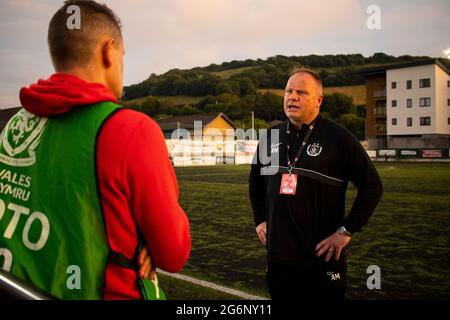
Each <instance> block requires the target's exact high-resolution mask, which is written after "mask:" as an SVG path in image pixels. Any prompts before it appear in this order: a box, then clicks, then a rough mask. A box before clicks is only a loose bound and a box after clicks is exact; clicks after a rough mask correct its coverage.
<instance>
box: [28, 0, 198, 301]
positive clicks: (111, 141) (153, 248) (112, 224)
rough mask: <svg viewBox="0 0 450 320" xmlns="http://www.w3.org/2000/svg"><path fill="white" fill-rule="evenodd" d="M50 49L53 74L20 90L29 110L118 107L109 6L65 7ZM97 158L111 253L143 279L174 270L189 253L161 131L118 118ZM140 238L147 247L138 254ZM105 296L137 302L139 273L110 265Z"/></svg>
mask: <svg viewBox="0 0 450 320" xmlns="http://www.w3.org/2000/svg"><path fill="white" fill-rule="evenodd" d="M73 5H75V6H77V7H78V8H80V12H81V17H80V18H81V28H80V29H76V28H75V29H73V30H71V29H69V28H68V26H67V19H68V18H69V17H70V14H68V13H67V12H69V11H68V10H67V9H68V7H69V6H73ZM48 45H49V49H50V54H51V58H52V62H53V65H54V67H55V70H56V73H55V74H53V75H51V76H50V77H49V78H48V79H47V80H38V81H37V83H35V84H32V85H31V86H29V87H26V88H22V89H21V91H20V100H21V103H22V106H23V107H24V108H25V109H26V110H27V111H28V112H31V113H33V114H35V115H37V116H40V117H56V116H58V115H61V114H63V113H66V112H71V110H73V109H75V108H78V107H80V106H86V105H91V104H95V103H98V102H103V101H111V102H114V103H117V102H118V99H120V97H121V96H122V87H123V69H124V63H123V56H124V53H125V52H124V41H123V38H122V33H121V24H120V20H119V18H118V17H117V16H116V15H115V14H114V13H113V11H111V10H110V9H109V8H108V7H107V6H106V5H101V4H98V3H96V2H95V1H90V0H85V1H83V0H70V1H66V2H65V3H64V5H63V6H62V8H60V9H59V10H58V11H57V12H56V13H55V15H54V16H53V18H52V20H51V22H50V25H49V31H48ZM96 158H97V161H96V164H97V172H98V186H99V192H100V201H101V206H102V209H103V214H104V222H105V226H106V234H107V238H108V243H109V247H110V249H111V250H112V251H114V252H116V253H118V254H119V255H120V256H121V257H123V258H125V259H126V260H128V261H134V260H136V259H138V260H139V263H140V265H141V266H142V267H141V270H140V276H142V277H147V276H149V274H150V276H152V275H151V273H152V272H154V270H155V268H156V267H158V268H160V269H163V270H166V271H168V272H178V271H179V270H180V269H181V268H182V267H183V265H184V264H185V262H186V261H187V259H188V257H189V254H190V249H191V238H190V232H189V221H188V218H187V216H186V214H185V212H184V211H183V209H182V208H181V207H180V205H179V203H178V185H177V180H176V176H175V173H174V170H173V168H172V166H171V162H170V160H169V155H168V152H167V148H166V145H165V141H164V137H163V134H162V132H161V130H160V128H159V126H158V125H157V124H156V123H155V122H154V121H153V120H152V119H151V118H149V117H148V116H146V115H145V114H143V113H140V112H137V111H133V110H129V109H121V110H119V111H118V112H115V113H114V114H113V115H112V116H111V117H110V118H108V119H107V120H106V122H105V123H104V125H103V127H102V129H101V131H100V133H99V137H98V143H97V148H96ZM139 239H142V240H143V241H144V245H145V247H144V248H143V249H142V250H141V251H140V254H138V255H137V254H136V253H137V252H138V250H137V248H138V245H139ZM150 257H151V262H150ZM150 263H151V265H150ZM150 269H151V270H150ZM103 294H104V298H105V299H140V298H142V296H141V293H140V290H139V284H138V272H137V271H136V270H133V269H130V268H126V267H124V266H121V265H120V264H117V263H108V265H107V267H106V270H105V286H104V292H103Z"/></svg>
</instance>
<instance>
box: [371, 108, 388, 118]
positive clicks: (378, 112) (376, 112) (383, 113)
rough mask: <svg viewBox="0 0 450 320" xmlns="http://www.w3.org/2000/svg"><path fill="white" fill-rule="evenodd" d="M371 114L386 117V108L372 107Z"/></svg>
mask: <svg viewBox="0 0 450 320" xmlns="http://www.w3.org/2000/svg"><path fill="white" fill-rule="evenodd" d="M373 115H374V116H375V117H386V108H385V107H382V108H380V107H378V108H375V109H373Z"/></svg>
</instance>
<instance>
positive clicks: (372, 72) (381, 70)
mask: <svg viewBox="0 0 450 320" xmlns="http://www.w3.org/2000/svg"><path fill="white" fill-rule="evenodd" d="M430 64H436V65H437V66H438V67H440V68H441V69H442V70H443V71H444V72H445V73H447V74H448V75H450V70H449V69H448V68H447V67H446V66H444V65H443V64H442V63H441V62H440V61H439V60H436V59H425V60H419V61H410V62H402V63H396V64H390V65H385V66H382V67H373V68H366V69H362V70H361V71H360V72H359V74H360V75H361V76H363V77H365V78H371V77H374V76H383V75H385V74H386V71H387V70H392V69H401V68H412V67H419V66H426V65H430Z"/></svg>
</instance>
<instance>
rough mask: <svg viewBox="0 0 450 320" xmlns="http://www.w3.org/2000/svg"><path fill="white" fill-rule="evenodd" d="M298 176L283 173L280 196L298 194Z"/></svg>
mask: <svg viewBox="0 0 450 320" xmlns="http://www.w3.org/2000/svg"><path fill="white" fill-rule="evenodd" d="M297 178H298V176H297V175H296V174H289V173H283V175H282V176H281V185H280V194H287V195H291V196H293V195H295V193H296V192H297Z"/></svg>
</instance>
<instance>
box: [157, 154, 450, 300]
mask: <svg viewBox="0 0 450 320" xmlns="http://www.w3.org/2000/svg"><path fill="white" fill-rule="evenodd" d="M376 167H377V169H378V171H379V173H380V175H381V177H382V180H383V186H384V195H383V198H382V200H381V202H380V204H379V206H378V208H377V209H376V211H375V213H374V215H373V216H372V218H371V219H370V221H369V224H368V225H367V226H366V227H365V228H364V229H363V232H362V233H360V234H357V235H355V236H354V237H353V239H352V241H351V242H350V244H349V246H348V252H347V253H348V269H349V270H348V276H349V289H348V293H347V298H348V299H443V298H446V299H448V298H450V240H449V239H450V237H449V234H450V197H449V194H450V164H443V163H441V164H438V163H393V162H390V163H386V164H385V163H379V164H376ZM248 172H249V166H248V165H244V166H232V165H230V166H214V167H186V168H176V173H177V176H178V180H179V185H180V202H181V204H182V206H183V208H184V209H185V211H186V212H187V214H188V216H189V220H190V224H191V235H192V252H191V256H190V259H189V260H188V262H187V264H186V266H185V267H184V268H183V270H182V271H181V273H182V274H185V275H189V276H191V277H194V278H198V279H202V280H206V281H210V282H213V283H217V284H219V285H223V286H227V287H230V288H234V289H237V290H241V291H244V292H246V293H249V294H253V295H257V296H261V297H266V298H268V297H269V296H268V293H267V290H266V284H265V267H266V264H265V250H264V248H263V247H262V246H261V245H260V243H259V241H258V240H257V237H256V234H255V230H254V226H253V220H252V215H251V210H250V203H249V199H248V186H247V180H248ZM355 195H356V190H355V188H354V187H353V186H350V187H349V190H348V192H347V201H346V208H347V212H348V211H349V210H350V207H351V204H352V201H353V199H354V197H355ZM370 265H378V266H379V267H380V268H381V290H372V291H371V290H369V289H367V286H366V281H367V278H368V276H369V274H367V273H366V269H367V267H368V266H370ZM160 281H161V283H162V285H163V287H164V289H165V290H166V291H167V292H168V297H169V298H171V299H229V298H232V297H230V296H229V295H226V294H223V293H220V292H216V291H214V290H211V289H206V288H203V287H198V286H195V285H192V284H190V283H188V282H184V281H180V280H176V279H172V278H170V277H167V276H164V277H163V276H161V280H160Z"/></svg>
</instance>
